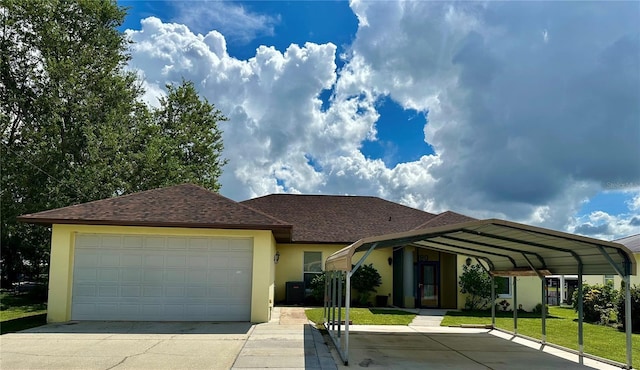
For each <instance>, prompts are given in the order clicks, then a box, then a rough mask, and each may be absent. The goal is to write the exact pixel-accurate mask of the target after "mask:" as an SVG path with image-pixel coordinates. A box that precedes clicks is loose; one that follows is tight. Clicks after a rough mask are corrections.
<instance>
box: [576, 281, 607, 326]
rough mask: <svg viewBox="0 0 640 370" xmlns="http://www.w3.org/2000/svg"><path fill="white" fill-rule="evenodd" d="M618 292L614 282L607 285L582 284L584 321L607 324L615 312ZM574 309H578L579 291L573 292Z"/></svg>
mask: <svg viewBox="0 0 640 370" xmlns="http://www.w3.org/2000/svg"><path fill="white" fill-rule="evenodd" d="M617 295H618V292H617V291H616V290H615V289H614V288H613V283H608V284H605V285H600V284H596V285H589V284H583V285H582V299H583V304H582V312H583V314H584V321H587V322H592V323H598V324H601V325H607V324H608V323H609V319H610V317H611V314H612V313H613V312H615V310H616V307H615V302H616V298H617ZM573 309H574V310H576V311H578V291H577V290H576V291H575V292H573Z"/></svg>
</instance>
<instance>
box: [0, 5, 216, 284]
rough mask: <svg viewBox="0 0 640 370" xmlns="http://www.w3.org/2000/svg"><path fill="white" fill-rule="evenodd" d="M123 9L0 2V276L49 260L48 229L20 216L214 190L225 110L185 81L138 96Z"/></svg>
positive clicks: (41, 266) (9, 277)
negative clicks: (159, 192) (145, 194)
mask: <svg viewBox="0 0 640 370" xmlns="http://www.w3.org/2000/svg"><path fill="white" fill-rule="evenodd" d="M125 15H126V13H125V11H124V9H123V8H121V7H119V6H118V5H117V4H116V3H115V2H114V1H109V0H30V1H24V0H0V51H1V53H0V133H1V135H2V136H1V140H0V142H1V145H0V155H1V168H0V171H1V180H0V191H1V209H0V212H1V217H0V218H1V225H0V228H1V243H2V249H1V253H2V254H1V262H2V280H3V283H4V284H8V283H12V282H14V281H15V280H16V279H17V275H18V274H19V273H22V274H25V275H28V276H37V275H39V274H40V273H42V272H43V271H45V269H46V267H47V263H48V260H49V256H48V251H49V234H50V231H49V230H47V229H46V228H43V227H33V226H31V225H26V224H22V223H18V222H17V221H16V217H17V216H19V215H21V214H26V213H32V212H38V211H42V210H46V209H52V208H58V207H63V206H68V205H71V204H77V203H82V202H87V201H91V200H96V199H102V198H106V197H111V196H115V195H121V194H125V193H129V192H133V191H139V190H146V189H149V188H155V187H159V186H165V185H171V184H177V183H183V182H193V183H197V184H200V185H203V186H205V187H206V188H209V189H211V190H218V189H219V184H218V178H219V176H220V173H221V167H222V166H223V165H224V163H225V161H224V160H223V159H221V157H220V154H221V151H222V139H221V132H220V131H219V130H218V128H217V122H219V121H223V120H226V118H225V117H224V116H223V115H222V113H221V112H220V111H218V110H217V109H215V107H214V106H213V105H212V104H210V103H208V102H207V101H206V100H204V99H200V98H199V96H198V94H197V92H196V91H195V88H194V85H193V84H192V83H191V82H188V81H182V84H180V85H169V86H168V95H167V96H166V97H165V98H163V99H162V100H161V102H160V103H161V104H160V107H159V108H156V109H150V108H149V107H147V106H146V105H145V104H144V103H142V102H141V97H142V93H143V91H142V89H141V88H140V84H139V82H138V81H137V78H136V75H135V74H134V73H133V72H131V71H128V70H126V69H125V66H126V63H127V62H128V61H129V58H130V56H129V54H128V52H127V50H128V44H129V41H128V40H127V39H126V37H125V36H124V35H123V34H122V32H120V31H119V30H118V27H119V26H120V25H121V24H122V22H123V21H124V17H125Z"/></svg>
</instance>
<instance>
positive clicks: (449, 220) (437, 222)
mask: <svg viewBox="0 0 640 370" xmlns="http://www.w3.org/2000/svg"><path fill="white" fill-rule="evenodd" d="M474 220H476V219H475V218H473V217H469V216H465V215H461V214H460V213H455V212H451V211H446V212H442V213H440V214H439V215H437V216H436V217H434V218H432V219H430V220H429V221H427V222H425V223H423V224H422V225H418V226H417V227H416V228H415V230H419V229H426V228H428V227H438V226H446V225H452V224H459V223H462V222H467V221H474Z"/></svg>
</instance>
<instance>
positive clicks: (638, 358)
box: [441, 307, 640, 368]
mask: <svg viewBox="0 0 640 370" xmlns="http://www.w3.org/2000/svg"><path fill="white" fill-rule="evenodd" d="M461 324H491V314H490V313H488V312H453V311H450V312H447V315H446V316H445V317H444V320H443V321H442V324H441V325H442V326H456V325H461ZM496 326H497V327H498V328H500V329H504V330H509V331H513V313H511V312H509V313H502V312H499V313H498V312H497V313H496ZM583 330H584V351H585V352H586V353H589V354H592V355H596V356H599V357H603V358H607V359H610V360H614V361H618V362H622V363H626V361H627V360H626V359H627V357H626V336H625V333H624V332H621V331H619V330H617V329H615V328H612V327H609V326H602V325H595V324H589V323H584V325H583ZM518 334H522V335H526V336H529V337H532V338H537V339H542V322H541V320H540V315H536V314H531V313H522V314H521V313H518ZM547 342H550V343H554V344H557V345H561V346H563V347H567V348H572V349H575V350H577V349H578V314H577V313H576V312H575V311H574V310H573V309H572V308H564V307H549V316H548V317H547ZM631 348H632V351H633V367H634V368H640V334H633V335H632V344H631Z"/></svg>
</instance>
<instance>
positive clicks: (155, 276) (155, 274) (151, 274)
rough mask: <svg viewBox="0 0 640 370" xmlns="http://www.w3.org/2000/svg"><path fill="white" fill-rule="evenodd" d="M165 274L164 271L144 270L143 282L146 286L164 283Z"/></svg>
mask: <svg viewBox="0 0 640 370" xmlns="http://www.w3.org/2000/svg"><path fill="white" fill-rule="evenodd" d="M163 275H164V274H163V272H162V270H146V269H145V270H144V271H142V276H143V278H142V281H143V282H144V283H145V284H148V283H153V282H157V283H158V284H161V283H162V277H163Z"/></svg>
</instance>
